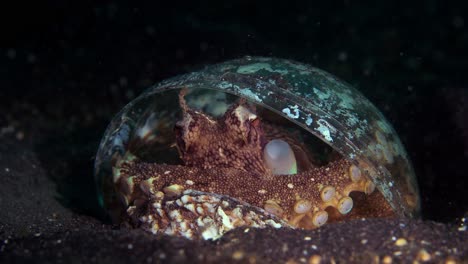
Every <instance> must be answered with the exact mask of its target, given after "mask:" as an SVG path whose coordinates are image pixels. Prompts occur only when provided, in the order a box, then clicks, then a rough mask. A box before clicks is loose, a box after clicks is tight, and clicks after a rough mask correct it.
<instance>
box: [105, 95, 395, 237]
mask: <svg viewBox="0 0 468 264" xmlns="http://www.w3.org/2000/svg"><path fill="white" fill-rule="evenodd" d="M184 96H185V92H181V94H180V96H179V101H180V105H181V109H182V112H183V118H182V120H180V121H179V122H177V124H176V127H175V135H176V143H177V148H178V150H179V155H180V157H181V159H182V160H183V162H184V165H164V164H156V163H146V162H140V161H138V159H135V158H129V157H130V156H131V155H130V154H129V155H128V157H127V158H125V159H123V160H122V161H121V162H119V164H118V169H117V173H115V174H114V182H115V186H116V190H117V192H118V193H120V195H121V198H122V200H123V201H124V204H125V206H127V210H126V213H127V216H128V221H129V222H130V223H131V224H132V225H134V226H142V227H144V228H145V229H148V230H150V231H151V232H153V233H166V234H170V235H181V236H185V237H187V238H198V237H203V238H205V239H208V238H217V237H219V236H221V235H222V234H223V233H225V232H227V231H229V230H231V229H233V228H236V227H239V226H252V227H263V226H266V225H271V226H275V227H280V226H289V227H295V228H306V229H311V228H316V227H319V226H321V225H323V224H325V223H326V222H334V221H341V220H344V219H349V218H361V217H391V216H394V213H393V212H392V209H391V208H390V206H389V205H388V204H387V202H386V201H385V199H384V198H383V196H382V195H381V194H380V192H378V191H375V192H374V189H375V186H374V184H373V183H372V182H371V181H370V180H368V179H367V178H366V177H365V176H364V173H363V172H361V171H360V169H359V168H358V167H357V166H355V165H353V164H352V163H351V162H349V161H348V160H346V159H344V158H337V159H333V160H332V161H330V162H329V163H328V164H326V165H321V166H318V165H316V164H314V162H313V161H311V160H312V159H311V158H310V157H308V155H309V153H307V150H306V148H303V147H301V144H302V142H301V140H300V139H296V138H293V137H291V136H288V134H286V133H281V128H275V127H274V126H273V125H268V124H263V123H262V120H261V119H260V117H258V116H257V114H256V113H255V108H254V107H253V106H251V105H249V104H248V103H247V102H246V101H244V100H240V101H239V102H238V103H236V104H233V105H232V106H231V107H230V108H229V109H228V110H227V111H226V113H225V115H224V116H223V117H221V118H218V119H216V118H213V117H210V116H209V115H206V114H205V113H202V112H199V111H196V110H194V109H191V108H189V107H188V106H187V104H186V103H185V100H184ZM275 138H281V139H283V140H285V141H286V142H288V143H289V144H290V145H291V146H292V149H293V150H294V152H295V155H296V156H297V157H298V167H299V169H298V173H297V174H293V175H274V174H272V173H271V171H270V170H269V169H268V168H267V166H266V165H265V162H264V161H263V154H262V153H263V148H264V146H265V144H266V143H267V142H268V141H269V140H272V139H275ZM215 194H216V195H221V196H216V195H215ZM220 197H231V198H233V199H234V200H229V201H228V200H226V199H224V200H223V199H222V198H220ZM254 208H255V209H254ZM258 208H261V209H263V210H261V209H258ZM257 209H258V210H257ZM214 223H215V224H214ZM213 226H214V227H213Z"/></svg>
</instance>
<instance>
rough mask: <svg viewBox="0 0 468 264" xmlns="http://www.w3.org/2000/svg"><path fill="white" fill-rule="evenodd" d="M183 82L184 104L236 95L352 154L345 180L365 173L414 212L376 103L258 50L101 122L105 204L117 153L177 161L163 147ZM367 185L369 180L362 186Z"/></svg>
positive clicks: (209, 106) (400, 151) (215, 110)
mask: <svg viewBox="0 0 468 264" xmlns="http://www.w3.org/2000/svg"><path fill="white" fill-rule="evenodd" d="M182 88H187V89H189V90H191V91H194V92H193V93H192V94H193V97H192V99H187V102H188V103H189V104H191V105H193V106H195V107H197V108H199V109H203V111H205V112H207V113H210V114H211V115H213V116H219V115H222V114H223V113H224V111H225V110H226V108H227V106H228V105H229V104H230V103H232V102H233V100H235V98H236V96H237V97H241V98H245V99H247V100H248V101H250V102H253V103H255V104H257V105H259V107H263V108H266V109H268V110H270V111H271V112H274V113H276V114H277V115H279V116H282V117H284V118H285V119H287V120H289V121H291V122H293V123H295V124H296V125H297V126H300V127H301V128H302V129H301V130H303V131H307V132H306V133H310V134H313V135H315V136H316V137H318V138H320V139H321V140H322V141H323V142H325V143H326V144H328V145H329V146H331V148H333V149H334V150H336V151H337V152H339V153H340V154H341V155H342V156H343V157H345V158H346V159H348V160H349V161H351V162H352V163H353V164H354V166H355V167H354V166H353V167H352V168H350V173H351V174H350V175H351V180H353V181H358V180H359V178H360V177H362V176H365V177H367V178H369V179H370V180H371V181H372V182H373V184H374V185H375V187H376V188H377V189H378V190H379V191H380V192H381V193H382V194H383V196H384V197H385V199H386V200H387V201H388V202H389V204H390V206H391V207H392V208H393V209H394V211H395V212H396V214H397V215H399V216H403V217H416V216H417V215H418V214H419V210H420V201H419V194H418V187H417V184H416V180H415V175H414V172H413V169H412V166H411V163H410V161H409V159H408V156H407V154H406V152H405V149H404V148H403V146H402V144H401V142H400V140H399V138H398V136H397V135H396V133H395V131H394V129H393V128H392V126H391V125H390V124H389V123H388V121H387V120H386V119H385V117H384V116H383V115H382V114H381V113H380V112H379V110H377V108H376V107H375V106H374V105H373V104H372V103H371V102H369V100H367V99H366V98H365V97H364V96H363V95H362V94H361V93H360V92H359V91H357V90H356V89H354V88H352V87H351V86H350V85H348V84H347V83H345V82H343V81H341V80H339V79H338V78H336V77H335V76H333V75H331V74H329V73H326V72H324V71H322V70H319V69H317V68H314V67H311V66H309V65H306V64H301V63H298V62H294V61H290V60H284V59H276V58H263V57H245V58H242V59H237V60H232V61H227V62H224V63H220V64H216V65H213V66H209V67H206V68H205V69H203V70H200V71H197V72H193V73H189V74H185V75H180V76H177V77H174V78H171V79H168V80H165V81H163V82H161V83H159V84H157V85H154V86H153V87H150V88H149V89H148V90H146V91H145V92H144V93H143V94H141V95H140V96H139V97H137V98H136V99H134V100H133V101H132V102H130V103H129V104H128V105H127V106H125V107H124V108H123V109H122V110H121V111H120V112H119V113H118V114H117V115H116V116H115V117H114V118H113V120H112V121H111V123H110V125H109V126H108V128H107V130H106V132H105V134H104V137H103V139H102V141H101V144H100V147H99V150H98V153H97V156H96V162H95V177H96V182H97V186H98V191H99V193H100V194H101V203H102V205H103V206H104V207H107V208H109V207H111V204H112V202H113V201H114V200H116V197H114V196H115V194H113V193H112V191H111V190H112V183H113V182H112V177H115V172H113V171H112V170H113V168H114V167H115V165H116V162H118V161H119V160H122V159H121V158H122V156H123V155H129V154H128V153H129V152H128V150H129V149H130V150H131V151H130V152H131V153H135V152H138V154H139V158H142V157H143V158H145V159H146V160H152V161H158V162H161V163H167V164H175V163H176V160H177V153H176V152H174V151H169V150H170V149H171V145H172V144H173V136H172V133H173V127H174V123H175V122H176V120H177V119H178V118H179V117H180V109H179V106H178V100H177V96H178V91H179V90H180V89H182ZM233 95H234V96H233ZM233 98H234V99H233ZM136 138H138V139H140V140H135V139H136ZM141 139H144V140H141ZM143 142H144V144H143ZM129 158H132V157H126V159H127V160H128V159H129ZM373 187H374V186H373V185H372V184H370V186H369V189H370V188H373ZM327 190H328V189H327ZM372 190H373V189H372ZM333 192H334V190H331V189H330V190H328V192H325V193H324V194H322V195H323V196H324V197H325V198H327V197H328V196H330V195H333ZM342 203H343V210H344V211H345V213H347V212H349V210H350V208H351V207H352V204H350V202H349V201H343V202H342Z"/></svg>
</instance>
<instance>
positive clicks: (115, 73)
mask: <svg viewBox="0 0 468 264" xmlns="http://www.w3.org/2000/svg"><path fill="white" fill-rule="evenodd" d="M250 2H251V1H245V2H244V3H237V2H236V1H231V2H227V1H209V2H205V4H203V5H200V4H198V3H195V2H192V3H188V4H181V3H177V4H176V3H173V2H165V3H164V6H163V5H162V4H160V3H156V2H154V3H153V4H148V5H136V4H132V3H130V2H128V1H99V2H96V3H94V2H91V1H78V2H74V3H65V2H62V1H45V2H44V1H40V2H37V3H29V4H27V5H26V4H25V5H24V6H12V7H5V8H4V9H3V10H2V11H3V12H2V13H5V15H3V16H2V17H3V22H2V23H1V24H2V31H1V33H0V34H1V36H2V39H3V40H2V41H1V42H0V87H1V88H0V111H1V113H2V114H1V115H0V128H2V133H3V134H12V135H14V136H15V137H16V138H19V139H21V140H24V141H26V142H30V143H31V144H33V145H34V148H35V150H36V151H37V153H38V157H39V159H40V161H41V163H42V165H43V166H44V167H45V168H46V169H47V170H48V173H49V175H51V177H52V178H53V179H54V180H55V181H56V182H57V183H58V185H57V186H58V187H57V188H58V191H59V193H60V194H62V196H61V198H59V199H60V200H61V201H62V203H64V204H66V205H67V207H70V208H73V210H75V211H78V212H84V213H86V214H90V215H94V216H96V215H99V210H98V208H97V204H96V202H95V196H94V187H93V179H92V166H93V156H94V154H95V151H96V149H97V144H98V142H99V140H100V136H101V135H102V133H103V131H104V129H105V127H106V125H107V123H108V121H109V120H110V118H111V117H112V115H113V114H114V113H116V112H117V111H118V110H119V109H120V108H121V107H122V106H123V105H125V104H126V103H127V102H128V101H130V100H131V99H132V98H134V97H135V96H136V95H138V94H139V93H140V92H141V91H143V90H144V89H145V88H147V87H148V86H150V85H151V84H153V83H155V82H157V81H159V80H162V79H164V78H167V77H171V76H174V75H176V74H180V73H185V72H187V71H190V70H193V69H198V68H200V67H201V66H203V65H205V64H209V63H215V62H220V61H224V60H227V59H232V58H237V57H241V56H245V55H261V56H275V57H283V58H288V59H295V60H298V61H301V62H305V63H310V64H312V65H314V66H316V67H319V68H322V69H324V70H327V71H329V72H331V73H333V74H335V75H337V76H339V77H340V78H341V79H344V80H346V81H348V82H349V83H351V84H353V85H355V86H356V87H357V88H358V89H359V90H361V91H362V92H363V93H364V94H365V95H366V96H367V97H368V98H369V99H370V100H371V101H372V102H374V103H375V104H376V105H377V107H378V108H379V109H381V110H382V111H383V113H384V114H385V115H386V116H387V118H388V119H389V120H390V121H391V123H392V124H393V125H394V126H395V128H396V130H397V132H398V133H399V135H400V136H401V139H402V141H403V143H404V145H405V146H406V147H407V151H408V152H409V155H410V157H411V159H412V160H413V162H414V167H415V170H416V174H417V176H418V180H419V182H420V188H421V194H422V205H423V216H424V217H425V218H426V219H432V220H438V221H444V222H451V221H453V220H454V219H455V218H457V217H461V216H463V215H464V214H465V213H467V212H468V196H467V195H466V193H465V192H466V190H467V189H468V180H467V179H468V178H467V177H466V175H467V172H466V168H465V167H464V165H466V164H468V107H467V102H468V90H467V89H468V78H467V70H468V49H467V47H468V31H467V30H466V29H467V24H468V20H467V18H466V17H464V16H465V15H466V13H467V12H466V9H465V7H464V6H462V4H455V3H452V4H448V3H445V2H442V1H441V2H437V1H424V2H420V3H416V2H412V3H397V2H395V1H387V2H385V3H380V2H375V1H367V3H354V2H352V1H336V2H334V3H328V2H327V1H322V2H320V4H311V3H309V1H303V3H301V4H295V3H290V2H291V1H279V2H267V1H265V2H262V3H256V4H252V3H250ZM9 127H13V129H11V128H9Z"/></svg>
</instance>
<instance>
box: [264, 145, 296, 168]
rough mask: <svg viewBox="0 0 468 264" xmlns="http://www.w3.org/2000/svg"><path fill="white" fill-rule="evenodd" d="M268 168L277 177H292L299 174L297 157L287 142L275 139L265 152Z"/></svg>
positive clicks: (266, 147)
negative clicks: (291, 175)
mask: <svg viewBox="0 0 468 264" xmlns="http://www.w3.org/2000/svg"><path fill="white" fill-rule="evenodd" d="M263 158H264V160H265V163H266V166H267V167H268V168H269V169H270V170H271V171H272V173H273V174H275V175H281V174H282V175H290V174H296V173H297V164H296V157H295V156H294V152H293V150H292V149H291V147H290V146H289V144H288V143H286V141H284V140H281V139H273V140H271V141H270V142H268V144H266V146H265V148H264V150H263Z"/></svg>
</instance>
